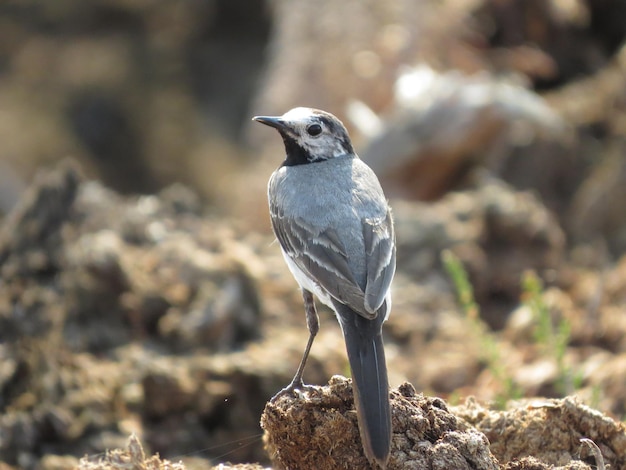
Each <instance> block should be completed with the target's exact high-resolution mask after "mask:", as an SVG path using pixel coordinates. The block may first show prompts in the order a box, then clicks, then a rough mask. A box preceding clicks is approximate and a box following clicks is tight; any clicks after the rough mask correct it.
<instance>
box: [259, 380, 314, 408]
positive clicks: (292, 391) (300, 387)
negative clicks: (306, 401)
mask: <svg viewBox="0 0 626 470" xmlns="http://www.w3.org/2000/svg"><path fill="white" fill-rule="evenodd" d="M318 389H319V387H316V386H315V385H306V384H305V383H304V382H303V381H302V379H298V380H296V379H294V380H293V381H292V382H291V383H290V384H289V385H287V386H286V387H285V388H283V389H282V390H281V391H280V392H278V393H277V394H276V395H274V396H273V397H272V399H271V400H270V402H271V403H274V402H275V401H277V400H278V399H279V398H280V397H283V396H285V395H291V396H294V397H297V398H304V394H305V393H306V392H312V391H315V390H318Z"/></svg>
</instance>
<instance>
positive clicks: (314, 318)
mask: <svg viewBox="0 0 626 470" xmlns="http://www.w3.org/2000/svg"><path fill="white" fill-rule="evenodd" d="M302 298H303V299H304V312H305V313H306V325H307V328H308V329H309V340H308V341H307V343H306V347H305V348H304V354H303V355H302V359H301V360H300V365H299V366H298V370H296V374H295V375H294V376H293V379H292V380H291V383H290V384H289V385H287V387H285V388H283V389H282V390H281V391H280V392H278V394H276V396H274V398H273V399H272V400H275V399H276V398H278V397H279V396H281V395H284V394H285V393H292V392H293V391H295V390H306V389H309V388H314V387H311V386H308V385H304V382H303V381H302V375H303V374H304V366H305V365H306V361H307V358H308V357H309V353H310V352H311V346H313V340H314V339H315V336H316V335H317V332H318V331H319V329H320V319H319V317H318V315H317V310H316V309H315V301H314V300H313V294H312V293H311V292H310V291H308V290H306V289H302Z"/></svg>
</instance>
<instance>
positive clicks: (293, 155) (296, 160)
mask: <svg viewBox="0 0 626 470" xmlns="http://www.w3.org/2000/svg"><path fill="white" fill-rule="evenodd" d="M281 135H282V138H283V142H284V143H285V152H286V154H287V158H285V161H284V162H283V164H282V166H297V165H306V164H307V163H315V162H321V161H324V160H326V159H321V158H317V159H313V157H311V154H310V153H309V152H307V151H306V150H304V149H303V148H302V147H301V146H299V145H298V143H297V142H296V141H295V140H294V139H293V138H291V137H289V136H288V135H283V134H282V133H281Z"/></svg>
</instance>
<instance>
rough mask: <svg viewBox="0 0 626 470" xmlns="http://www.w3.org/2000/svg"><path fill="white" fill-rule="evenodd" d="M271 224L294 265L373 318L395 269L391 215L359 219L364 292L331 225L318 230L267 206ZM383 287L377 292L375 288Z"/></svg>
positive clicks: (331, 292)
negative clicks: (364, 259) (365, 258)
mask: <svg viewBox="0 0 626 470" xmlns="http://www.w3.org/2000/svg"><path fill="white" fill-rule="evenodd" d="M270 214H271V220H272V226H273V228H274V233H275V234H276V238H278V241H279V242H280V244H281V246H282V248H283V250H284V251H285V252H286V253H287V255H288V256H289V257H290V258H291V259H292V260H293V261H294V262H295V263H296V265H297V266H298V267H299V268H300V269H301V270H302V271H303V272H304V273H305V274H307V275H308V276H309V277H310V278H312V279H314V280H315V281H316V282H317V283H318V284H319V285H320V286H321V287H322V288H323V289H324V290H326V291H327V292H328V293H329V294H330V295H331V296H332V297H333V298H335V299H337V300H338V301H340V302H341V303H343V304H346V305H348V306H350V307H351V308H353V309H354V310H355V311H356V312H358V313H359V314H360V315H362V316H364V317H365V318H369V319H372V318H375V317H376V314H377V313H376V311H377V310H378V308H380V306H381V305H382V303H383V301H384V299H385V295H386V294H387V290H388V289H389V284H390V283H391V278H392V277H393V273H394V271H395V248H394V241H393V225H392V224H391V215H390V214H388V215H387V218H386V219H384V220H381V221H374V222H372V221H369V220H364V221H363V235H364V241H365V249H366V250H367V254H368V261H367V284H366V289H365V292H363V290H362V289H361V288H360V287H359V285H358V283H357V281H356V279H355V278H354V274H353V273H352V271H351V269H350V266H349V265H348V257H347V254H346V250H345V248H344V246H343V243H342V242H341V240H340V239H339V237H338V236H337V233H336V232H335V231H334V230H332V229H326V230H324V231H321V232H320V231H319V230H318V229H316V228H314V227H312V226H310V225H309V224H307V223H306V222H304V221H303V220H302V219H301V218H291V217H286V216H284V215H283V214H282V213H281V211H279V210H278V208H277V207H275V206H274V207H270ZM379 288H380V289H383V291H382V292H377V289H379Z"/></svg>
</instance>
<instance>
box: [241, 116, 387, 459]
mask: <svg viewBox="0 0 626 470" xmlns="http://www.w3.org/2000/svg"><path fill="white" fill-rule="evenodd" d="M253 120H254V121H257V122H259V123H261V124H265V125H267V126H270V127H273V128H275V129H276V130H277V131H278V132H279V134H280V136H281V137H282V140H283V143H284V147H285V159H284V161H283V162H282V164H281V165H280V166H279V168H278V169H276V171H274V172H273V173H272V175H271V177H270V179H269V183H268V190H267V192H268V202H269V210H270V219H271V223H272V228H273V231H274V234H275V236H276V238H277V239H278V241H279V244H280V247H281V251H282V254H283V256H284V258H285V261H286V264H287V266H288V267H289V270H290V271H291V273H292V274H293V276H294V278H295V279H296V281H297V282H298V284H299V286H300V289H301V291H302V297H303V301H304V310H305V314H306V322H307V327H308V330H309V338H308V341H307V344H306V347H305V350H304V354H303V357H302V360H301V361H300V365H299V366H298V369H297V371H296V374H295V376H294V378H293V380H292V381H291V383H290V384H289V386H287V387H286V388H285V389H283V390H282V391H281V392H280V393H286V392H294V391H297V390H301V389H306V387H307V386H306V385H304V382H303V380H302V376H303V372H304V367H305V364H306V361H307V358H308V355H309V352H310V350H311V346H312V345H313V340H314V338H315V335H316V334H317V332H318V331H319V317H318V315H317V310H316V307H315V301H314V298H313V294H314V295H315V296H316V297H317V298H318V299H319V300H320V301H321V302H322V303H323V304H325V305H327V306H328V307H330V308H331V309H332V310H333V311H334V313H335V315H336V317H337V319H338V321H339V324H340V326H341V330H342V333H343V336H344V340H345V344H346V351H347V355H348V362H349V364H350V369H351V374H352V388H353V394H354V402H355V408H356V412H357V423H358V427H359V434H360V437H361V443H362V446H363V450H364V454H365V456H366V458H367V459H368V460H369V462H370V463H371V464H372V465H374V464H376V465H378V467H380V468H383V469H384V468H386V465H387V462H388V460H389V454H390V448H391V436H392V428H391V410H390V402H389V382H388V377H387V365H386V362H385V351H384V346H383V338H382V325H383V322H384V321H385V320H387V318H388V316H389V313H390V310H391V292H390V288H391V282H392V279H393V277H394V274H395V270H396V243H395V232H394V224H393V218H392V213H391V209H390V207H389V204H388V201H387V199H386V198H385V195H384V193H383V190H382V188H381V185H380V183H379V181H378V178H377V177H376V175H375V174H374V172H373V171H372V170H371V169H370V168H369V167H368V166H367V165H366V164H365V163H364V162H363V161H362V160H361V159H360V158H359V157H358V155H357V154H356V153H355V151H354V148H353V146H352V143H351V141H350V137H349V135H348V132H347V130H346V128H345V126H344V125H343V123H342V122H341V121H340V120H339V119H338V118H337V117H335V116H334V115H332V114H330V113H328V112H326V111H322V110H319V109H313V108H306V107H298V108H294V109H292V110H290V111H288V112H286V113H285V114H283V115H282V116H255V117H254V118H253Z"/></svg>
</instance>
